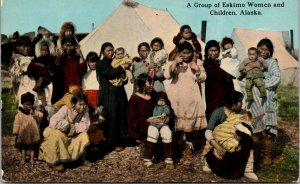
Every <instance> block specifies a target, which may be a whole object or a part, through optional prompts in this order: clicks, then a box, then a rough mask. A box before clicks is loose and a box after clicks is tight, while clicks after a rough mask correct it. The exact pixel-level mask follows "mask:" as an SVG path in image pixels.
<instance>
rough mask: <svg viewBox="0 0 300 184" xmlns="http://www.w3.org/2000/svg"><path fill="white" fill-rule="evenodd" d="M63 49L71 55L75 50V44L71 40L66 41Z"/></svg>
mask: <svg viewBox="0 0 300 184" xmlns="http://www.w3.org/2000/svg"><path fill="white" fill-rule="evenodd" d="M63 49H64V50H65V53H66V54H67V55H72V54H73V53H74V52H75V45H74V44H72V43H71V42H66V43H64V45H63Z"/></svg>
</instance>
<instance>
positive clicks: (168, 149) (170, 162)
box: [163, 143, 174, 169]
mask: <svg viewBox="0 0 300 184" xmlns="http://www.w3.org/2000/svg"><path fill="white" fill-rule="evenodd" d="M163 146H164V152H165V158H166V159H165V164H166V168H167V169H174V162H173V159H172V144H171V143H164V144H163Z"/></svg>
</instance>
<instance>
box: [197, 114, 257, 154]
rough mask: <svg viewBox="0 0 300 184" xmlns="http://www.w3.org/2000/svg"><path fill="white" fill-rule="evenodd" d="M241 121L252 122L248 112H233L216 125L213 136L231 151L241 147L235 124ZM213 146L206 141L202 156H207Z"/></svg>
mask: <svg viewBox="0 0 300 184" xmlns="http://www.w3.org/2000/svg"><path fill="white" fill-rule="evenodd" d="M241 122H245V123H247V124H252V122H251V120H250V119H249V118H248V117H247V114H231V115H230V116H229V117H227V118H226V120H225V121H224V122H223V123H221V124H219V125H218V126H216V127H215V129H214V130H213V137H214V138H215V140H216V141H217V142H218V144H220V146H222V147H223V148H224V149H225V150H226V151H227V152H229V153H232V152H235V151H238V150H239V149H240V147H239V140H237V139H236V138H235V137H236V136H235V135H236V130H237V129H236V128H235V127H234V125H235V124H237V123H241ZM211 148H213V146H212V145H211V144H210V143H209V142H208V141H206V145H205V147H204V149H203V153H202V156H205V155H206V154H207V153H208V152H209V151H210V150H211Z"/></svg>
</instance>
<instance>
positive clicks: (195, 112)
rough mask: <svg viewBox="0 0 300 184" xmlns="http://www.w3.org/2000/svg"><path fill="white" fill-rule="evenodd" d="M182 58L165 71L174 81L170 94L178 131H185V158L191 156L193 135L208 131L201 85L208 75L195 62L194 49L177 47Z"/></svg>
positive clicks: (168, 91) (185, 45)
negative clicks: (201, 130) (197, 132)
mask: <svg viewBox="0 0 300 184" xmlns="http://www.w3.org/2000/svg"><path fill="white" fill-rule="evenodd" d="M178 52H179V55H178V56H176V58H175V60H174V61H170V62H169V63H168V64H167V65H166V68H165V73H164V75H165V77H166V78H171V79H172V81H171V84H170V86H169V89H168V90H167V94H168V97H169V99H170V101H171V105H172V109H174V113H175V131H183V132H184V133H185V137H186V141H185V143H186V149H185V151H184V156H188V157H189V156H191V155H192V149H193V144H192V137H193V134H192V132H193V131H195V130H200V129H203V128H206V118H205V107H204V101H203V98H202V95H201V90H200V84H201V83H202V82H204V81H205V79H206V72H205V70H204V68H203V65H202V64H203V63H202V61H200V60H197V63H196V62H192V60H193V56H194V49H193V46H192V45H191V44H190V43H189V42H186V41H184V42H183V43H180V44H178Z"/></svg>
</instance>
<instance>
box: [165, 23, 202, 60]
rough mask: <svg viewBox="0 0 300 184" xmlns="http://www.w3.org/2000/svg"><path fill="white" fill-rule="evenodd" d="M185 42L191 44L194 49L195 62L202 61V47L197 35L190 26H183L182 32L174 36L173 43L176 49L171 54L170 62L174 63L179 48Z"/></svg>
mask: <svg viewBox="0 0 300 184" xmlns="http://www.w3.org/2000/svg"><path fill="white" fill-rule="evenodd" d="M184 41H187V42H189V43H190V44H191V45H192V46H193V49H194V52H195V54H194V58H193V61H194V62H196V60H197V58H198V59H200V60H202V54H201V45H200V43H199V41H198V39H197V35H196V34H195V33H194V32H193V31H192V28H191V27H190V26H189V25H183V26H181V27H180V32H179V33H178V34H177V35H176V36H174V38H173V43H174V44H175V45H176V46H175V48H174V49H173V50H172V51H171V52H170V54H169V60H170V61H173V60H174V59H175V56H176V54H177V53H178V52H177V46H178V44H179V43H183V42H184Z"/></svg>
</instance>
